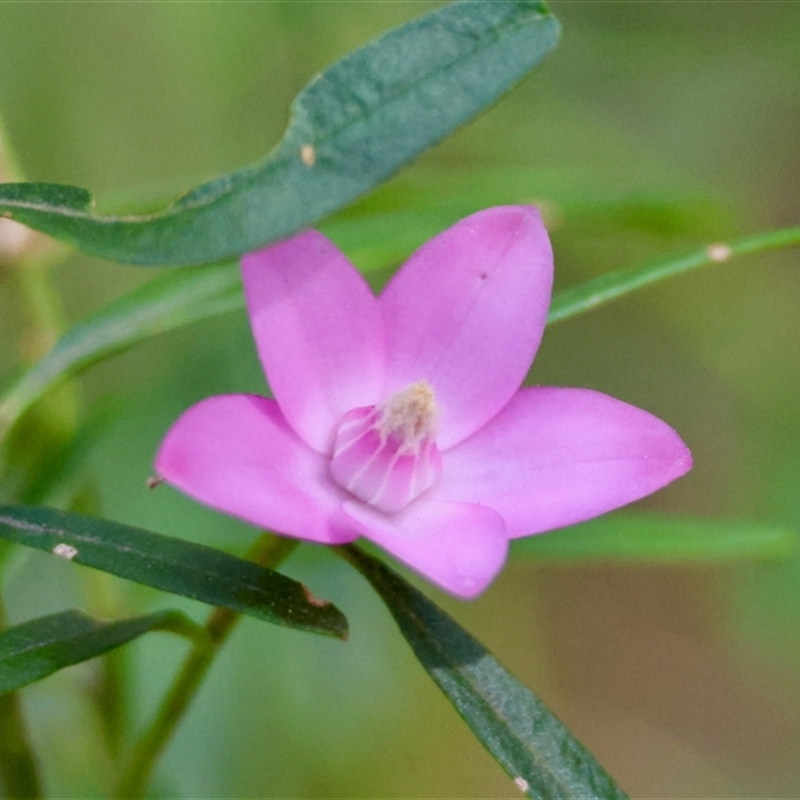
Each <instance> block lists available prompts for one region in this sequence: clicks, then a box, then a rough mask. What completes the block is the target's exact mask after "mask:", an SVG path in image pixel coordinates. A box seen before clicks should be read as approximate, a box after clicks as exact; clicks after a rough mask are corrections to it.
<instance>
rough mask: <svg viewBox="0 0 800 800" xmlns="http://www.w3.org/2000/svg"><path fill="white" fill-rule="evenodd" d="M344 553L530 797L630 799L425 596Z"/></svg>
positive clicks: (364, 558) (373, 562) (372, 563)
mask: <svg viewBox="0 0 800 800" xmlns="http://www.w3.org/2000/svg"><path fill="white" fill-rule="evenodd" d="M339 550H340V551H341V552H342V554H343V555H344V556H345V558H347V560H348V561H350V563H352V564H353V566H355V567H356V569H358V571H359V572H361V574H362V575H364V577H365V578H366V579H367V580H368V581H369V582H370V583H371V584H372V586H373V588H374V589H375V591H377V592H378V594H379V595H380V596H381V599H382V600H383V601H384V603H386V605H387V607H388V608H389V611H390V612H391V613H392V616H393V617H394V619H395V621H396V622H397V625H398V626H399V628H400V630H401V632H402V633H403V636H405V638H406V640H407V641H408V643H409V644H410V645H411V648H412V649H413V650H414V654H415V655H416V656H417V658H418V659H419V661H420V663H421V664H422V666H423V667H425V669H426V670H427V671H428V674H429V675H430V676H431V678H433V680H434V681H435V682H436V684H437V685H438V686H439V688H440V689H441V690H442V691H443V692H444V694H445V696H446V697H447V699H448V700H449V701H450V702H451V703H452V704H453V706H455V709H456V711H458V713H459V714H460V715H461V717H462V718H463V720H464V721H465V722H466V723H467V725H469V727H470V728H471V729H472V731H473V733H474V734H475V736H476V737H477V738H478V740H479V741H480V742H481V744H482V745H483V746H484V747H485V748H486V749H487V750H488V751H489V752H490V753H491V754H492V756H494V758H495V759H496V760H497V761H498V763H499V764H500V766H501V767H503V769H504V770H505V771H506V772H507V773H508V774H509V775H510V776H511V777H512V778H513V779H514V782H515V783H516V784H517V786H518V788H519V789H520V790H521V791H523V792H524V793H525V794H526V795H527V796H528V797H531V798H537V800H539V799H540V798H567V797H570V798H580V800H589V799H590V798H596V799H597V800H613V798H625V797H627V795H626V794H625V793H624V792H623V791H622V790H621V789H620V788H619V787H618V786H617V785H616V783H614V781H613V780H612V779H611V777H610V776H609V775H608V773H607V772H606V771H605V770H604V769H603V768H602V767H601V766H600V764H598V763H597V761H596V760H595V758H594V756H592V755H591V753H589V751H588V750H586V748H585V747H584V746H583V745H582V744H581V743H580V742H579V741H578V740H577V739H575V737H574V736H573V735H572V734H571V733H570V732H569V731H568V730H567V729H566V728H565V727H564V726H563V725H562V723H561V722H559V720H558V719H556V717H555V716H554V715H553V713H552V712H551V711H550V710H549V709H548V708H547V707H546V706H545V705H544V703H542V701H541V700H539V698H538V697H536V695H534V694H533V693H532V692H531V691H530V689H528V688H527V687H526V686H525V685H523V684H522V683H520V682H519V681H518V680H517V679H516V678H515V677H514V676H513V675H512V674H511V673H510V672H508V671H507V670H506V669H504V668H503V667H502V666H501V665H500V664H499V663H498V662H497V660H496V659H495V658H494V657H493V656H492V654H491V653H490V652H489V651H488V650H487V649H486V648H485V647H484V646H483V645H482V644H481V643H480V642H478V641H477V640H476V639H474V638H473V637H472V636H470V635H469V634H468V633H467V632H466V631H465V630H464V629H463V628H461V627H460V626H459V625H458V624H457V623H456V622H455V621H454V620H453V619H452V618H451V617H449V616H448V615H447V614H445V612H444V611H442V610H441V609H440V608H438V607H437V606H436V605H435V604H434V603H432V602H431V601H430V600H429V599H428V598H427V597H425V596H424V595H423V594H421V593H420V592H418V591H417V590H416V589H415V588H414V587H413V586H411V585H410V584H408V583H406V581H404V580H403V579H402V578H401V577H400V576H399V575H397V574H396V573H394V572H392V571H391V570H390V569H389V568H388V567H386V566H385V565H384V564H382V563H381V562H380V561H378V560H377V559H374V558H372V557H371V556H368V555H367V554H366V553H364V552H362V551H361V550H359V549H358V548H356V547H353V546H352V545H348V546H346V547H342V548H339Z"/></svg>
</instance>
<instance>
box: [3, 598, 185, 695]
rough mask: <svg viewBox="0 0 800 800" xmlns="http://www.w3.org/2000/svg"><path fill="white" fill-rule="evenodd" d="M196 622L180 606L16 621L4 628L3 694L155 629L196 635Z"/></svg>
mask: <svg viewBox="0 0 800 800" xmlns="http://www.w3.org/2000/svg"><path fill="white" fill-rule="evenodd" d="M195 627H196V626H195V625H194V624H193V623H192V622H191V621H190V620H189V619H188V618H187V617H185V616H184V615H183V614H181V613H180V612H179V611H159V612H157V613H155V614H147V615H146V616H142V617H134V618H132V619H125V620H121V621H119V622H101V621H99V620H96V619H93V618H92V617H89V616H87V615H86V614H84V613H83V612H81V611H77V610H72V611H63V612H61V613H60V614H51V615H50V616H47V617H40V618H39V619H34V620H31V621H30V622H25V623H23V624H22V625H16V626H15V627H13V628H8V629H6V630H4V631H0V695H2V694H6V693H8V692H14V691H16V690H17V689H21V688H22V687H23V686H27V685H28V684H29V683H33V682H34V681H39V680H41V679H42V678H46V677H47V676H48V675H52V674H53V673H54V672H57V671H58V670H60V669H63V668H64V667H70V666H72V665H73V664H79V663H80V662H82V661H88V660H89V659H91V658H96V657H97V656H100V655H102V654H103V653H107V652H108V651H109V650H113V649H114V648H115V647H119V646H120V645H123V644H127V643H128V642H130V641H132V640H133V639H136V638H138V637H139V636H142V635H143V634H145V633H149V632H150V631H170V632H172V633H179V634H182V635H189V636H194V629H195Z"/></svg>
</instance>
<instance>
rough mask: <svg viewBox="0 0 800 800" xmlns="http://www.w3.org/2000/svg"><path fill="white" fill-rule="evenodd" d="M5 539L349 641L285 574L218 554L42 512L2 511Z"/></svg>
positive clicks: (337, 619) (327, 608)
mask: <svg viewBox="0 0 800 800" xmlns="http://www.w3.org/2000/svg"><path fill="white" fill-rule="evenodd" d="M0 536H2V537H3V538H5V539H10V540H11V541H13V542H17V543H19V544H24V545H27V546H28V547H35V548H37V549H39V550H45V551H47V552H49V553H53V554H54V555H57V556H61V557H62V558H68V559H69V560H71V561H74V562H76V563H78V564H85V565H86V566H87V567H94V568H95V569H100V570H103V571H104V572H110V573H111V574H112V575H118V576H119V577H121V578H127V579H128V580H131V581H136V582H137V583H142V584H144V585H145V586H152V587H154V588H155V589H161V590H162V591H165V592H171V593H172V594H178V595H182V596H184V597H191V598H192V599H194V600H200V601H201V602H203V603H208V604H209V605H212V606H224V607H226V608H230V609H233V610H234V611H240V612H241V613H243V614H249V615H250V616H252V617H258V618H259V619H263V620H266V621H267V622H274V623H277V624H279V625H286V626H288V627H291V628H300V629H302V630H307V631H312V632H313V633H322V634H327V635H329V636H336V637H338V638H340V639H346V638H347V619H346V618H345V616H344V614H342V612H341V611H339V609H338V608H336V606H334V605H333V604H332V603H329V602H328V601H326V600H319V599H317V598H315V597H314V596H313V595H311V593H310V592H309V591H308V589H306V587H305V586H303V585H302V584H300V583H298V582H297V581H293V580H291V579H290V578H287V577H286V576H285V575H281V574H280V573H279V572H275V571H273V570H270V569H267V568H266V567H260V566H258V565H256V564H254V563H252V562H251V561H245V560H244V559H242V558H236V557H235V556H231V555H228V554H227V553H223V552H222V551H220V550H215V549H213V548H211V547H205V546H204V545H199V544H193V543H192V542H187V541H184V540H182V539H175V538H173V537H171V536H164V535H162V534H158V533H151V532H150V531H145V530H142V529H141V528H133V527H130V526H128V525H120V524H119V523H116V522H109V521H108V520H102V519H96V518H94V517H87V516H84V515H82V514H74V513H69V512H66V511H58V510H56V509H53V508H44V507H41V506H36V507H32V506H0Z"/></svg>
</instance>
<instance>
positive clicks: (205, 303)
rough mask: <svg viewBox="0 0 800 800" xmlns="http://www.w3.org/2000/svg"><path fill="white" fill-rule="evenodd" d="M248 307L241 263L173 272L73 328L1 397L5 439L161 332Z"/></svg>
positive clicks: (1, 431)
mask: <svg viewBox="0 0 800 800" xmlns="http://www.w3.org/2000/svg"><path fill="white" fill-rule="evenodd" d="M243 305H244V298H243V295H242V285H241V278H240V276H239V267H238V265H237V264H230V263H229V264H214V265H210V266H203V267H193V268H191V269H187V270H181V271H179V272H169V273H166V274H164V275H160V276H159V277H158V278H156V279H154V280H152V281H150V282H148V283H146V284H144V285H143V286H140V287H138V288H136V289H134V290H133V291H131V292H129V293H128V294H126V295H123V296H122V297H119V298H117V299H116V300H113V301H112V302H111V303H109V304H108V305H107V306H105V307H104V308H102V309H100V310H99V311H97V312H95V313H93V314H90V315H89V316H88V317H86V318H85V319H84V320H82V321H81V322H79V323H78V324H77V325H75V326H73V327H72V328H71V329H70V330H69V331H67V332H66V333H65V334H64V335H63V336H62V337H61V338H60V339H59V340H58V342H57V343H56V345H55V347H53V349H52V350H51V351H50V352H49V353H48V354H47V355H46V356H44V358H42V359H41V360H40V361H38V362H37V363H36V364H34V365H33V366H32V367H30V368H29V369H28V370H27V371H26V372H24V373H22V375H21V376H20V377H19V378H18V379H17V380H16V382H14V383H13V384H12V385H11V386H10V387H9V388H8V390H7V391H6V392H5V393H4V394H3V395H2V397H0V439H1V438H2V437H3V435H4V434H5V433H6V432H7V431H8V430H10V429H11V427H13V425H14V423H15V422H16V421H17V420H18V419H19V418H20V417H21V416H22V414H24V413H25V411H27V410H28V409H29V408H30V407H31V406H32V405H33V404H34V403H35V402H36V401H37V400H39V399H40V398H41V397H42V396H43V395H44V394H45V392H47V390H48V389H50V388H52V387H53V386H55V385H56V384H58V383H59V382H61V381H63V380H66V379H67V378H69V377H71V376H74V375H76V374H77V373H79V372H81V371H82V370H84V369H86V368H87V367H89V366H91V365H92V364H94V363H95V362H97V361H100V360H101V359H103V358H107V357H108V356H111V355H114V354H115V353H119V352H121V351H123V350H126V349H127V348H128V347H130V346H132V345H134V344H136V343H137V342H141V341H143V340H145V339H148V338H150V337H151V336H154V335H156V334H159V333H165V332H166V331H170V330H174V329H175V328H180V327H183V326H184V325H188V324H189V323H191V322H194V321H196V320H200V319H207V318H209V317H213V316H216V315H218V314H222V313H225V312H226V311H230V310H233V309H237V308H241V307H242V306H243Z"/></svg>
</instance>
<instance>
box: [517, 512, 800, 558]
mask: <svg viewBox="0 0 800 800" xmlns="http://www.w3.org/2000/svg"><path fill="white" fill-rule="evenodd" d="M796 546H797V534H796V533H795V531H793V530H791V529H790V528H787V527H785V526H781V525H769V524H763V523H762V524H759V523H755V522H730V521H725V520H704V519H689V518H686V517H658V516H655V515H652V514H648V515H645V514H639V515H634V514H630V515H628V514H623V515H613V514H612V515H610V516H607V517H600V518H599V519H593V520H591V521H590V522H584V523H582V524H581V525H575V526H573V527H570V528H565V529H563V530H559V531H553V532H551V533H544V534H539V535H538V536H528V537H525V538H523V539H517V540H515V541H514V542H513V544H512V545H511V553H512V556H514V557H517V558H520V559H521V558H525V559H535V560H537V561H548V562H552V561H561V562H563V561H569V562H574V561H589V560H591V561H595V562H596V561H600V560H606V561H617V562H625V561H635V562H645V563H657V564H662V563H678V564H705V563H708V564H721V563H730V562H734V561H745V560H754V559H770V558H781V557H786V556H788V555H789V554H790V553H791V552H792V551H793V550H794V549H795V548H796Z"/></svg>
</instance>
